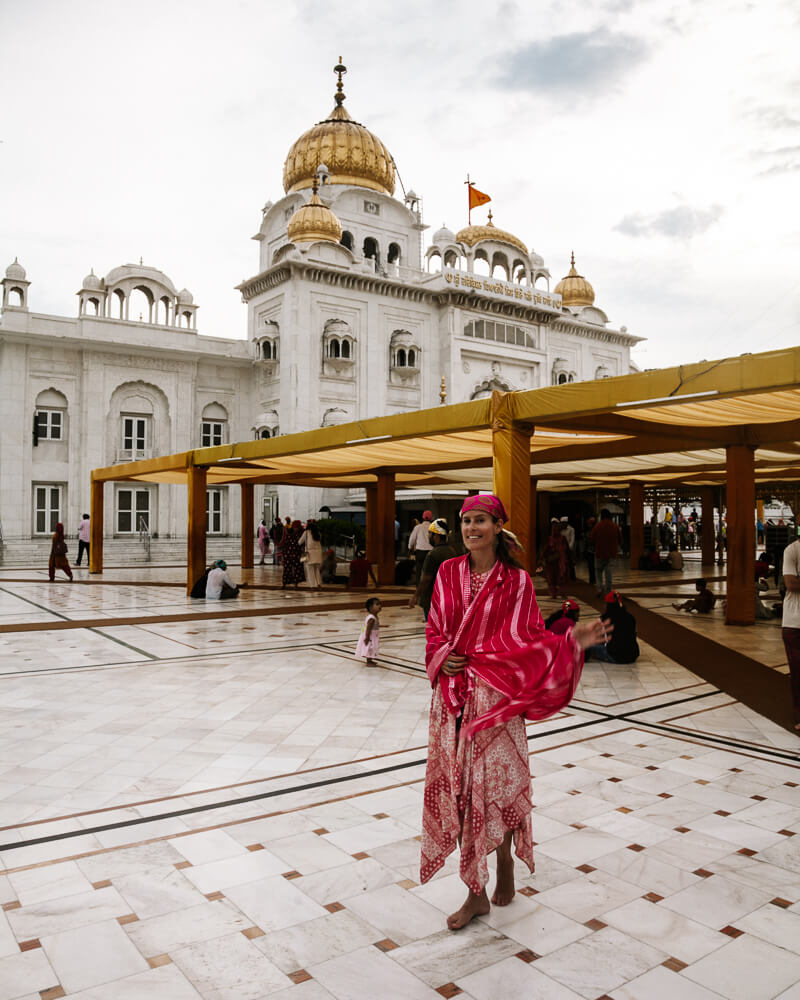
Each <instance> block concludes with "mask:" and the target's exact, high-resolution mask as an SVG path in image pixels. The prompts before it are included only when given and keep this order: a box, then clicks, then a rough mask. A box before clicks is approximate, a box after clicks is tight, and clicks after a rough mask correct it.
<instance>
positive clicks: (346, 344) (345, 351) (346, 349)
mask: <svg viewBox="0 0 800 1000" xmlns="http://www.w3.org/2000/svg"><path fill="white" fill-rule="evenodd" d="M342 357H343V358H349V357H350V341H349V340H343V341H342Z"/></svg>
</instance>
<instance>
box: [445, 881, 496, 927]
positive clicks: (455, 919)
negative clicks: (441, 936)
mask: <svg viewBox="0 0 800 1000" xmlns="http://www.w3.org/2000/svg"><path fill="white" fill-rule="evenodd" d="M490 909H491V906H490V905H489V897H488V896H487V895H486V890H485V889H484V890H483V892H481V894H480V895H479V896H476V895H475V893H474V892H470V893H469V894H468V895H467V898H466V900H465V901H464V905H463V906H462V907H461V909H460V910H456V912H455V913H451V914H450V916H449V917H448V918H447V926H448V927H449V928H450V930H451V931H460V930H461V928H462V927H466V926H467V924H468V923H469V922H470V920H472V918H473V917H482V916H484V915H485V914H487V913H488V912H489V910H490Z"/></svg>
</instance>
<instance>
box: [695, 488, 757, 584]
mask: <svg viewBox="0 0 800 1000" xmlns="http://www.w3.org/2000/svg"><path fill="white" fill-rule="evenodd" d="M721 513H722V512H721V511H720V514H721ZM700 527H701V529H702V530H701V532H700V562H701V564H702V565H703V566H713V565H714V549H715V538H714V487H713V486H701V487H700ZM753 572H755V569H754V570H753Z"/></svg>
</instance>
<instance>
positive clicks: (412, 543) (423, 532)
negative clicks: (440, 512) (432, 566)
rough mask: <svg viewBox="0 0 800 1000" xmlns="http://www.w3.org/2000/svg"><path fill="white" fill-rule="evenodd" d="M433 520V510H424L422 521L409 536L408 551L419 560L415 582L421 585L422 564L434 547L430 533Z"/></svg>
mask: <svg viewBox="0 0 800 1000" xmlns="http://www.w3.org/2000/svg"><path fill="white" fill-rule="evenodd" d="M431 521H433V514H432V513H431V511H429V510H426V511H423V514H422V521H421V523H420V524H418V525H417V526H416V527H415V528H414V530H413V531H412V532H411V534H410V535H409V538H408V551H409V552H410V553H411V554H412V555H413V556H414V558H415V559H416V561H417V565H416V570H415V575H414V583H415V584H417V585H419V580H420V577H421V576H422V565H423V563H424V562H425V558H426V556H427V555H428V553H429V552H430V550H431V549H432V548H433V545H431V540H430V536H429V534H428V533H429V531H430V527H431Z"/></svg>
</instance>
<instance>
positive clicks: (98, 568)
mask: <svg viewBox="0 0 800 1000" xmlns="http://www.w3.org/2000/svg"><path fill="white" fill-rule="evenodd" d="M104 486H105V483H104V482H103V480H102V479H93V480H92V487H91V495H90V507H89V510H90V512H91V521H90V522H89V572H90V573H102V572H103V518H104V512H103V500H104V490H103V488H104Z"/></svg>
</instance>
